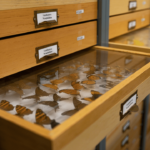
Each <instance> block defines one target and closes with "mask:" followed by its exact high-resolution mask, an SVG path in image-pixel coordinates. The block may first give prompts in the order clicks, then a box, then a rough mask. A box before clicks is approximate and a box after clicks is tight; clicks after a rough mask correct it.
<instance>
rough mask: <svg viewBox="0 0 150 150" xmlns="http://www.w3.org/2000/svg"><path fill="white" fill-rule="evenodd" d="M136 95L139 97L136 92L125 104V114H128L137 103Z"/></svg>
mask: <svg viewBox="0 0 150 150" xmlns="http://www.w3.org/2000/svg"><path fill="white" fill-rule="evenodd" d="M136 97H137V95H136V94H134V95H133V96H132V97H131V98H130V99H129V100H128V101H127V102H126V103H125V104H124V105H123V112H122V114H123V115H124V114H126V113H127V112H128V111H129V110H130V108H131V107H132V106H134V105H135V104H136Z"/></svg>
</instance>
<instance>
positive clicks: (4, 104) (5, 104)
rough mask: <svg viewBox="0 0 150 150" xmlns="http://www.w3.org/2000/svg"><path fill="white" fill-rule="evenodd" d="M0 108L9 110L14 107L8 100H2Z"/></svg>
mask: <svg viewBox="0 0 150 150" xmlns="http://www.w3.org/2000/svg"><path fill="white" fill-rule="evenodd" d="M0 108H1V109H3V110H6V111H11V110H13V109H14V106H13V105H11V104H10V102H8V101H6V100H2V101H1V102H0Z"/></svg>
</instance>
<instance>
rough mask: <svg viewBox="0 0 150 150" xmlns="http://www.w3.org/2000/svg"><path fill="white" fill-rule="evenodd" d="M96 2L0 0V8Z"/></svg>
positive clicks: (73, 0)
mask: <svg viewBox="0 0 150 150" xmlns="http://www.w3.org/2000/svg"><path fill="white" fill-rule="evenodd" d="M89 2H97V0H66V1H63V0H39V1H38V2H37V1H35V0H30V3H29V2H28V1H26V0H22V1H19V0H7V2H6V1H5V0H1V1H0V10H9V9H19V8H32V7H42V6H54V5H67V4H81V3H89Z"/></svg>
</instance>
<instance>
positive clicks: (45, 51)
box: [38, 45, 58, 59]
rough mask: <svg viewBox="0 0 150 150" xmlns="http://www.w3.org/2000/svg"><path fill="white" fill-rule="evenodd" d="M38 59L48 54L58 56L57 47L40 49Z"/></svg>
mask: <svg viewBox="0 0 150 150" xmlns="http://www.w3.org/2000/svg"><path fill="white" fill-rule="evenodd" d="M38 52H39V59H41V58H43V57H44V56H48V55H50V54H54V53H55V54H58V47H57V45H53V46H49V47H46V48H42V49H40V50H39V51H38Z"/></svg>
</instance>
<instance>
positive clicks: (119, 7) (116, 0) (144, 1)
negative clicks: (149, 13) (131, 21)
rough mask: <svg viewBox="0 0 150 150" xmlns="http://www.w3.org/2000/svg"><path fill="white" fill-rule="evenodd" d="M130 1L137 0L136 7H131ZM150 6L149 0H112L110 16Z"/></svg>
mask: <svg viewBox="0 0 150 150" xmlns="http://www.w3.org/2000/svg"><path fill="white" fill-rule="evenodd" d="M130 2H136V7H133V9H130V8H129V3H130ZM149 7H150V1H149V0H134V1H130V0H123V1H120V0H110V16H113V15H119V14H123V13H128V12H135V11H138V10H142V9H148V8H149Z"/></svg>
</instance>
